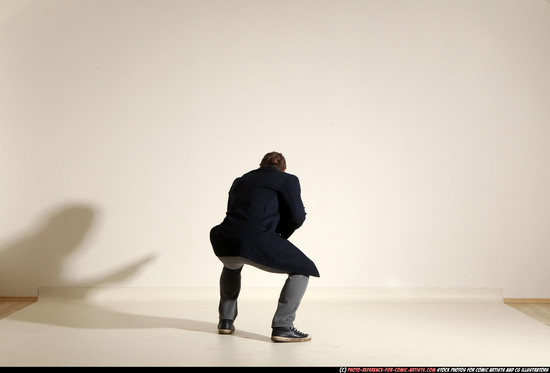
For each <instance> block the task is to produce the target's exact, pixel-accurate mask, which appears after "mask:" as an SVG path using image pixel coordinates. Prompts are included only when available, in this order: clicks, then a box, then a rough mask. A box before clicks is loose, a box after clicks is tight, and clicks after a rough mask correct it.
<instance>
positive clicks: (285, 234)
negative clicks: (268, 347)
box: [210, 152, 319, 342]
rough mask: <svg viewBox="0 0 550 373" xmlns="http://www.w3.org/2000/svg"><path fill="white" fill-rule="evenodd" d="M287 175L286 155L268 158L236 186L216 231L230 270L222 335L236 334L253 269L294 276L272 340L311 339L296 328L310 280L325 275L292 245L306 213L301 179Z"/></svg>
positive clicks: (214, 238)
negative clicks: (245, 278)
mask: <svg viewBox="0 0 550 373" xmlns="http://www.w3.org/2000/svg"><path fill="white" fill-rule="evenodd" d="M285 171H286V160H285V158H284V156H283V155H282V154H281V153H277V152H271V153H268V154H266V155H265V156H264V158H263V159H262V161H261V163H260V168H258V169H256V170H253V171H250V172H248V173H246V174H244V175H243V176H241V177H239V178H237V179H236V180H235V181H234V182H233V185H232V186H231V189H230V190H229V200H228V203H227V213H226V216H225V219H224V220H223V222H222V223H221V224H220V225H217V226H215V227H214V228H212V230H211V231H210V242H211V243H212V247H213V249H214V253H215V254H216V256H217V257H218V258H219V259H220V260H221V261H222V263H223V264H224V267H223V270H222V273H221V277H220V303H219V324H218V332H219V333H220V334H231V333H233V332H234V331H235V327H234V325H233V322H234V320H235V318H236V317H237V298H238V296H239V292H240V289H241V270H242V267H243V265H244V264H248V265H252V266H254V267H257V268H259V269H262V270H264V271H267V272H272V273H286V274H288V278H287V279H286V282H285V284H284V286H283V288H282V290H281V294H280V296H279V301H278V305H277V309H276V312H275V315H274V317H273V320H272V322H271V327H272V333H271V340H272V341H274V342H305V341H309V340H310V339H311V336H310V335H309V334H307V333H302V332H300V331H299V330H297V329H296V328H295V327H294V320H295V318H296V311H297V310H298V306H299V305H300V301H301V300H302V297H303V295H304V293H305V291H306V288H307V284H308V281H309V276H315V277H319V271H318V270H317V267H316V266H315V264H314V263H313V262H312V261H311V260H310V259H309V258H308V257H307V256H306V255H305V254H304V253H302V252H301V251H300V250H299V249H298V248H297V247H296V246H294V245H293V244H292V243H291V242H290V241H288V238H289V237H290V236H291V235H292V233H293V232H294V231H295V230H296V229H298V228H299V227H300V226H301V225H302V224H303V222H304V220H305V218H306V212H305V209H304V205H303V203H302V199H301V190H300V182H299V180H298V178H297V177H296V176H294V175H291V174H288V173H286V172H285Z"/></svg>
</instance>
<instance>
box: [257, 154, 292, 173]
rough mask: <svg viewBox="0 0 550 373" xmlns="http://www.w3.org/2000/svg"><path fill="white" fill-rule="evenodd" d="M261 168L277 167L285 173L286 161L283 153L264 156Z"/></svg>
mask: <svg viewBox="0 0 550 373" xmlns="http://www.w3.org/2000/svg"><path fill="white" fill-rule="evenodd" d="M260 167H275V168H277V169H278V170H280V171H284V170H286V160H285V157H284V156H283V155H282V154H281V153H277V152H271V153H267V154H266V155H264V157H263V159H262V162H261V163H260Z"/></svg>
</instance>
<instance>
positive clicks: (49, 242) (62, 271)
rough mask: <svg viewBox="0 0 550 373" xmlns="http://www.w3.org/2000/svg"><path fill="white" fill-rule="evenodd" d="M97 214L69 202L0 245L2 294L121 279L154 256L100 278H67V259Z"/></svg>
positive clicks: (87, 284) (85, 286)
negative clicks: (25, 233)
mask: <svg viewBox="0 0 550 373" xmlns="http://www.w3.org/2000/svg"><path fill="white" fill-rule="evenodd" d="M94 218H95V211H94V209H93V208H92V206H90V205H87V204H72V205H66V206H63V207H62V208H60V209H58V210H56V211H55V212H53V213H52V214H51V215H50V216H49V217H47V218H46V219H45V222H44V223H43V224H41V225H40V226H38V227H37V228H36V229H35V230H34V231H32V232H30V233H28V234H27V235H26V236H25V237H23V238H21V239H19V240H17V241H16V242H15V243H11V244H7V245H6V246H3V247H0V295H1V296H29V295H32V296H34V295H36V292H37V289H38V288H39V287H48V286H52V287H83V288H93V287H101V286H106V285H109V284H116V283H121V282H123V281H125V280H127V279H128V278H129V277H130V276H132V275H133V274H135V273H136V272H137V271H138V270H139V269H140V268H141V267H142V266H143V265H145V264H146V263H148V262H150V261H151V260H153V258H154V257H153V256H147V257H145V258H142V259H139V260H136V261H135V262H133V263H130V264H127V265H124V266H122V267H120V268H118V269H115V270H113V271H111V273H109V274H107V275H104V276H101V277H100V278H97V279H91V280H87V281H81V282H78V281H72V280H70V279H69V278H67V277H66V275H67V271H66V269H67V268H66V266H67V260H68V259H69V257H70V255H71V254H73V253H74V252H75V251H77V250H78V249H79V248H80V247H81V245H82V243H83V242H84V241H85V239H86V237H87V236H88V234H89V232H90V230H91V228H92V226H93V224H94ZM31 292H32V294H31ZM84 296H85V294H83V297H84Z"/></svg>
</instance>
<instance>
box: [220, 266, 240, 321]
mask: <svg viewBox="0 0 550 373" xmlns="http://www.w3.org/2000/svg"><path fill="white" fill-rule="evenodd" d="M241 270H242V266H241V267H240V268H238V269H229V268H227V267H225V266H224V267H223V270H222V274H221V276H220V305H219V308H218V311H219V315H220V320H223V319H226V320H235V318H236V317H237V298H238V297H239V293H240V291H241Z"/></svg>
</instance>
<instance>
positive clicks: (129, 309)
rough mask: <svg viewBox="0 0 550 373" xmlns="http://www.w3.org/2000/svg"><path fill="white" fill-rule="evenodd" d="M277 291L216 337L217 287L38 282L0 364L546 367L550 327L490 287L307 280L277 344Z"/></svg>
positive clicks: (248, 305) (9, 321) (250, 297)
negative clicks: (293, 339)
mask: <svg viewBox="0 0 550 373" xmlns="http://www.w3.org/2000/svg"><path fill="white" fill-rule="evenodd" d="M277 291H278V290H277V289H272V288H268V289H243V291H242V293H241V294H242V295H241V299H240V303H239V317H238V319H237V321H236V322H235V325H236V328H237V331H236V333H235V334H234V335H219V334H217V330H216V319H217V295H216V292H217V289H43V290H42V291H41V293H40V296H39V299H38V301H37V302H36V303H34V304H32V305H30V306H28V307H26V308H24V309H22V310H20V311H17V312H15V313H13V314H12V315H10V316H8V317H6V318H4V319H2V320H0V333H1V338H0V365H1V366H338V367H339V366H348V367H350V366H360V367H366V366H495V367H496V366H550V327H548V325H545V324H544V323H542V322H540V321H537V320H535V319H533V318H531V317H529V316H527V315H525V314H523V313H522V312H520V311H518V310H516V309H514V308H512V307H509V306H507V305H505V304H504V303H503V302H502V299H501V298H499V297H498V295H496V296H495V294H494V293H491V292H489V293H487V294H485V293H483V292H477V293H474V294H473V295H472V293H471V292H470V291H463V292H462V293H457V292H456V290H454V293H452V294H450V295H449V296H446V295H445V294H444V293H442V291H441V290H440V291H439V292H438V293H437V294H435V295H430V296H426V294H428V293H425V292H424V293H413V294H412V295H411V294H406V293H405V292H401V293H399V292H397V293H396V292H390V293H384V291H378V292H373V291H372V290H366V289H315V288H314V289H308V293H306V297H305V298H304V300H303V303H302V306H301V308H300V311H299V315H298V319H297V321H296V325H297V326H298V328H299V329H302V330H303V331H306V332H309V333H311V334H312V335H313V339H312V341H310V342H305V343H294V344H277V343H273V342H271V341H270V339H269V336H270V334H269V333H270V321H271V317H272V313H273V311H274V309H275V306H276V297H277ZM442 294H443V296H442ZM419 295H421V296H419Z"/></svg>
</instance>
